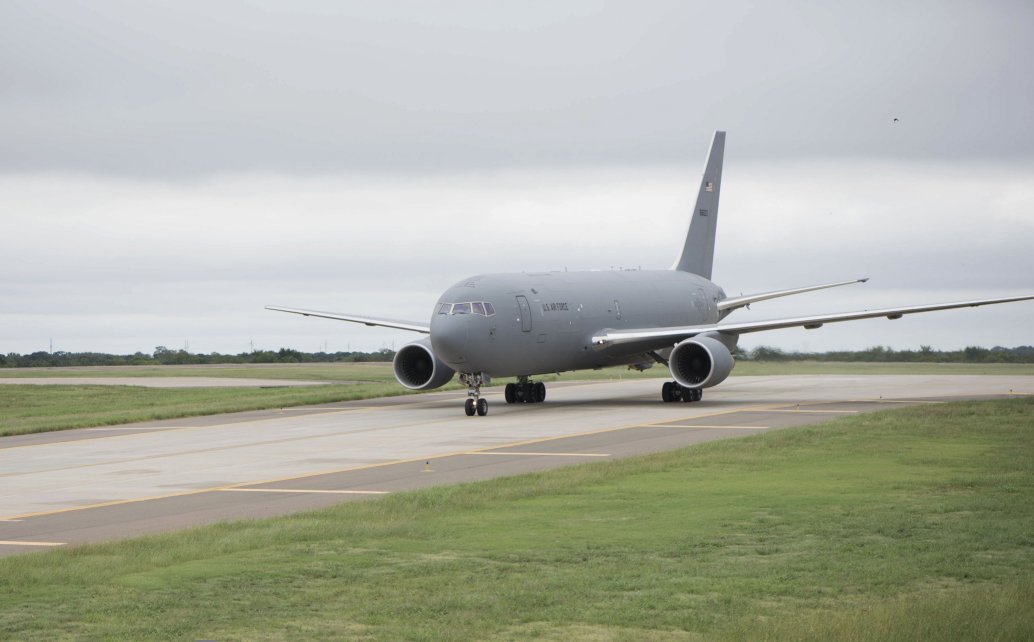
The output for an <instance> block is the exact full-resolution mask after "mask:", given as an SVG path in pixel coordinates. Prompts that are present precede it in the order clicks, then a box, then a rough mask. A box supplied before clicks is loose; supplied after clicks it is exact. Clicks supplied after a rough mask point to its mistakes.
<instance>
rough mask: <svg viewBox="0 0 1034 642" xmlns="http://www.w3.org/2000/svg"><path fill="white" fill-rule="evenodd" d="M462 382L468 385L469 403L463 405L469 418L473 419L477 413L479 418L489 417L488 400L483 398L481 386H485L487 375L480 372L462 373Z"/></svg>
mask: <svg viewBox="0 0 1034 642" xmlns="http://www.w3.org/2000/svg"><path fill="white" fill-rule="evenodd" d="M460 381H462V382H463V383H465V384H467V401H466V403H464V404H463V412H465V413H467V416H468V417H473V416H474V414H475V413H477V415H478V416H479V417H484V416H485V415H487V414H488V400H487V399H482V398H481V386H483V385H484V384H485V375H483V374H481V373H480V372H476V373H473V374H466V373H461V374H460Z"/></svg>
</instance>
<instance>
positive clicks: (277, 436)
mask: <svg viewBox="0 0 1034 642" xmlns="http://www.w3.org/2000/svg"><path fill="white" fill-rule="evenodd" d="M660 384H661V380H659V379H657V380H643V379H636V380H629V381H608V382H565V383H556V384H550V386H549V393H548V399H547V401H546V403H543V404H534V405H526V406H525V405H513V406H509V405H507V404H505V403H504V402H503V400H502V394H501V390H500V389H491V392H490V393H489V394H488V395H487V398H488V400H489V404H490V411H489V415H488V416H487V417H466V416H464V414H463V411H462V399H463V394H462V393H456V392H448V393H433V394H427V395H417V396H406V397H392V398H385V399H374V400H366V401H357V402H347V403H338V404H329V405H322V406H307V407H300V408H288V409H281V410H265V411H254V412H246V413H236V414H230V415H216V416H209V417H197V418H191V419H177V420H169V421H156V422H146V423H138V424H128V425H124V426H112V427H105V428H94V429H82V430H75V431H64V432H56V433H42V434H37V435H24V436H18V437H5V438H0V555H12V554H18V553H24V552H29V551H33V550H43V549H47V548H53V547H56V546H68V545H75V544H82V543H89V542H100V541H107V540H112V539H119V538H124V537H129V536H133V535H139V534H144V533H154V532H162V531H169V530H175V529H181V528H186V527H190V526H195V525H200V524H205V523H211V522H215V521H220V520H226V519H238V518H241V519H243V518H259V517H267V516H273V515H281V514H285V513H290V512H296V511H300V510H306V509H311V508H317V507H321V506H326V505H330V504H334V503H338V502H341V501H348V500H355V499H363V498H371V497H377V496H381V495H384V494H387V493H392V492H398V491H404V490H410V489H416V488H422V487H427V486H431V485H438V484H452V483H459V482H465V481H472V480H480V479H487V478H491V477H498V476H504V475H512V474H519V473H524V472H530V471H536V470H544V469H548V468H555V467H558V466H566V465H571V464H575V463H583V462H588V461H607V460H611V459H616V458H620V457H628V456H632V455H638V454H644V453H651V452H658V451H661V450H668V449H673V448H679V447H682V446H686V445H690V444H694V443H699V442H703V441H711V440H716V439H724V438H729V437H738V436H743V435H750V434H757V433H761V432H765V431H768V430H776V429H780V428H786V427H789V426H797V425H802V424H807V423H814V422H818V421H825V420H827V419H831V418H835V417H841V416H850V415H854V414H858V413H862V412H872V411H876V410H883V409H886V408H897V407H902V406H909V405H917V404H933V403H943V402H945V401H949V400H953V399H961V398H977V397H981V398H984V397H1001V396H1008V395H1010V394H1013V395H1017V394H1024V395H1029V394H1034V377H1032V376H956V375H949V376H943V375H942V376H922V375H909V376H902V375H895V376H877V375H861V376H843V375H840V376H768V377H733V378H731V379H729V380H728V381H726V382H725V383H723V384H722V385H721V386H719V387H717V388H714V389H709V390H706V391H705V395H704V400H703V401H702V402H699V403H689V404H684V403H669V404H665V403H662V402H661V401H660V394H659V388H660Z"/></svg>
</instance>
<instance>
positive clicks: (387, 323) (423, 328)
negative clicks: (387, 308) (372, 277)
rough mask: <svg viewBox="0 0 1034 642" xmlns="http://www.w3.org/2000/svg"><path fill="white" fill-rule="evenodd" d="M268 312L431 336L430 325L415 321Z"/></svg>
mask: <svg viewBox="0 0 1034 642" xmlns="http://www.w3.org/2000/svg"><path fill="white" fill-rule="evenodd" d="M266 309H267V310H276V311H277V312H290V313H291V314H301V315H302V316H307V317H322V318H324V319H336V320H338V321H351V322H353V323H362V324H364V325H370V326H381V327H385V328H395V329H397V330H409V331H411V332H423V333H424V334H430V332H431V325H430V324H429V323H416V322H415V321H402V320H399V319H375V318H373V317H364V316H359V315H355V314H342V313H340V312H322V311H320V310H301V309H299V308H280V307H276V306H272V305H267V306H266Z"/></svg>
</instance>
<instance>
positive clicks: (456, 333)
mask: <svg viewBox="0 0 1034 642" xmlns="http://www.w3.org/2000/svg"><path fill="white" fill-rule="evenodd" d="M467 325H468V319H467V316H466V315H457V316H453V315H448V316H445V315H443V316H440V317H438V318H437V319H435V320H434V322H432V323H431V347H432V348H433V349H434V353H435V355H436V356H437V357H438V358H439V359H441V360H442V361H444V362H445V363H449V364H458V363H463V362H464V361H465V357H466V354H465V353H466V347H467Z"/></svg>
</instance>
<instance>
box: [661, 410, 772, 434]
mask: <svg viewBox="0 0 1034 642" xmlns="http://www.w3.org/2000/svg"><path fill="white" fill-rule="evenodd" d="M756 412H760V411H756ZM643 428H708V429H711V428H727V429H729V430H768V429H769V426H729V425H725V426H718V425H715V426H705V425H702V424H649V425H647V426H643Z"/></svg>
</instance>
